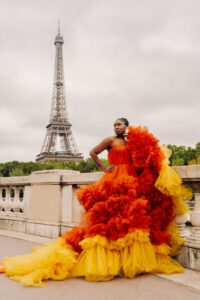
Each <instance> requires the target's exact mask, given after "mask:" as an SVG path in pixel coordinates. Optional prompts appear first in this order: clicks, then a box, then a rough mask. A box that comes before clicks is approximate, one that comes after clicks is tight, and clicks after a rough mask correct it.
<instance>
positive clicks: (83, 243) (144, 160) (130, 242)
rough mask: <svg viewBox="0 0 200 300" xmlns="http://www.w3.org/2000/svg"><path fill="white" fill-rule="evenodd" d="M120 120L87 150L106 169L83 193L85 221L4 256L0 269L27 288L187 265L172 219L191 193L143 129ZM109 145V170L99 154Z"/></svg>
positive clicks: (80, 195)
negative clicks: (28, 251)
mask: <svg viewBox="0 0 200 300" xmlns="http://www.w3.org/2000/svg"><path fill="white" fill-rule="evenodd" d="M128 125H129V124H128V121H127V120H126V119H124V118H120V119H117V120H116V121H115V123H114V130H115V134H116V135H115V136H113V137H109V138H106V139H104V140H103V141H102V142H101V143H100V144H99V145H97V146H96V147H95V148H93V149H92V150H91V152H90V155H91V157H92V158H93V160H94V161H95V162H96V164H97V165H98V166H99V167H100V168H101V169H102V170H103V171H104V172H105V173H104V175H103V176H102V177H101V179H100V180H99V181H98V182H96V183H95V184H92V185H88V186H85V187H83V188H81V189H79V190H78V192H77V197H78V199H79V201H80V202H81V204H82V206H83V207H84V214H83V217H82V221H81V224H79V226H78V227H74V228H73V229H72V230H71V231H68V232H66V233H65V234H64V235H63V236H62V237H61V238H58V239H56V240H53V241H52V242H51V243H50V244H46V245H45V246H42V247H36V248H34V249H33V252H32V253H31V254H28V255H24V256H16V257H13V258H12V257H11V258H4V259H3V264H2V272H3V271H5V272H6V274H7V275H8V276H10V277H11V279H13V280H16V281H19V282H21V283H23V284H25V285H35V286H37V285H39V286H42V285H44V283H43V280H45V279H55V280H62V279H65V278H70V277H76V276H78V277H79V276H84V277H85V278H86V279H87V280H90V281H106V280H110V279H112V278H113V277H114V276H124V277H128V278H133V277H134V276H135V275H137V274H140V273H144V272H147V273H158V272H162V273H173V272H182V271H183V270H184V269H183V267H182V266H180V265H179V264H178V262H176V261H175V260H173V259H172V258H171V256H174V255H175V254H177V251H178V249H179V248H180V246H181V244H182V243H183V240H182V239H181V238H180V236H179V234H178V230H177V227H176V224H175V222H174V216H175V215H176V214H185V213H186V211H187V207H186V206H185V204H184V202H183V201H182V197H183V196H184V197H185V196H186V194H187V192H186V190H185V189H184V188H183V186H182V185H181V179H180V177H179V176H178V175H177V174H176V173H175V172H174V171H173V170H172V169H170V167H168V157H169V153H168V152H167V149H164V150H163V149H161V147H160V146H159V145H158V140H157V139H156V138H155V137H154V136H153V135H152V134H150V133H149V132H148V130H147V129H146V128H141V127H137V128H133V127H129V132H128V136H127V139H126V130H127V128H128ZM105 149H107V150H108V151H109V152H108V163H109V167H108V168H105V166H104V165H103V164H102V163H101V161H100V160H99V158H98V154H99V153H101V152H102V151H104V150H105Z"/></svg>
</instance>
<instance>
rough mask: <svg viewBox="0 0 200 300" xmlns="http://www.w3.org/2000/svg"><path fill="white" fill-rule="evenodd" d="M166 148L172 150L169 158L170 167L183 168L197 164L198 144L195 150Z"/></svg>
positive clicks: (199, 144) (199, 148) (199, 146)
mask: <svg viewBox="0 0 200 300" xmlns="http://www.w3.org/2000/svg"><path fill="white" fill-rule="evenodd" d="M167 147H168V148H169V149H171V150H172V155H171V157H170V165H171V166H184V165H189V164H196V163H197V162H198V155H200V142H198V143H197V144H196V146H195V148H192V147H185V146H176V145H167ZM194 162H195V163H194ZM199 163H200V162H199Z"/></svg>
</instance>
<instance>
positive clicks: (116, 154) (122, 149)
mask: <svg viewBox="0 0 200 300" xmlns="http://www.w3.org/2000/svg"><path fill="white" fill-rule="evenodd" d="M108 163H109V165H112V164H114V165H121V164H130V163H131V161H130V155H129V152H128V149H127V147H126V146H123V145H116V146H114V147H113V148H112V149H111V150H110V151H109V152H108Z"/></svg>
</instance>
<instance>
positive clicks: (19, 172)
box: [9, 167, 25, 176]
mask: <svg viewBox="0 0 200 300" xmlns="http://www.w3.org/2000/svg"><path fill="white" fill-rule="evenodd" d="M24 175H25V174H24V172H23V170H22V169H20V168H19V167H16V168H14V169H12V170H11V171H10V172H9V176H24Z"/></svg>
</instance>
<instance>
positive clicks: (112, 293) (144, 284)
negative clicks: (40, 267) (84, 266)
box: [0, 230, 200, 300]
mask: <svg viewBox="0 0 200 300" xmlns="http://www.w3.org/2000/svg"><path fill="white" fill-rule="evenodd" d="M12 236H13V232H9V231H2V230H0V257H4V256H13V255H16V254H25V253H29V252H30V251H31V248H32V246H34V245H36V244H41V243H43V242H46V241H48V240H49V239H45V238H40V237H37V236H30V235H24V234H22V233H17V232H16V233H15V238H13V237H12ZM22 238H26V239H28V241H27V240H23V239H22ZM33 241H34V242H33ZM0 299H1V300H11V299H12V300H23V299H28V300H33V299H34V300H35V299H41V300H47V299H48V300H64V299H65V300H86V299H87V300H124V299H125V300H129V299H131V300H135V299H136V300H144V299H145V300H151V299H152V300H171V299H173V300H186V299H187V300H189V299H190V300H200V273H198V272H194V271H191V270H186V272H185V273H184V274H173V275H161V276H153V275H149V274H144V275H140V276H137V277H136V278H135V279H124V278H116V279H114V280H111V281H109V282H87V281H86V280H84V279H82V278H79V279H68V280H64V281H48V286H47V287H46V288H33V287H25V286H22V285H20V284H19V283H17V282H15V281H12V280H10V279H9V278H8V277H7V276H6V275H5V274H2V275H0Z"/></svg>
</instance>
